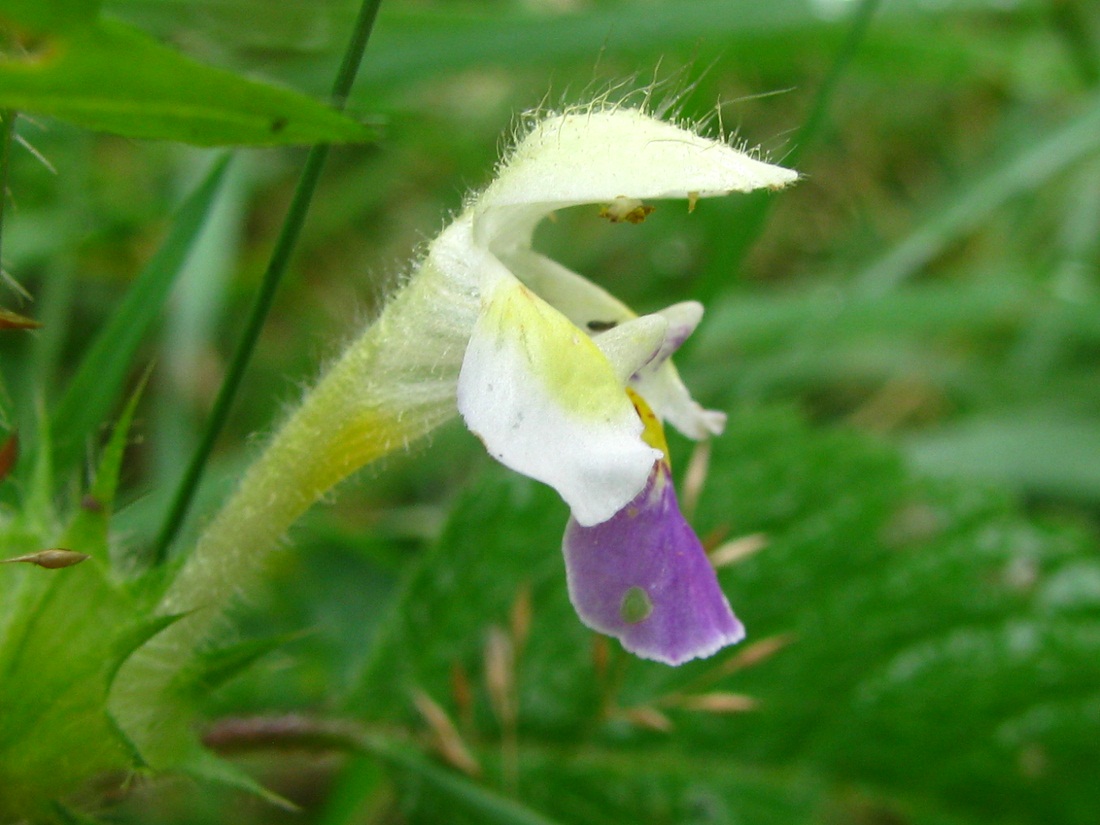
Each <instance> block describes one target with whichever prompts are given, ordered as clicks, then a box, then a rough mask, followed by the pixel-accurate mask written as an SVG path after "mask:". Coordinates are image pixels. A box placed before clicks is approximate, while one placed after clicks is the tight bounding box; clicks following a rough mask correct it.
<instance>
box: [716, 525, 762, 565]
mask: <svg viewBox="0 0 1100 825" xmlns="http://www.w3.org/2000/svg"><path fill="white" fill-rule="evenodd" d="M767 546H768V537H767V536H765V535H764V534H763V533H753V534H752V535H749V536H741V537H740V538H736V539H734V540H733V541H727V542H726V543H725V544H723V545H721V546H720V547H716V548H715V549H714V550H713V551H712V552H711V553H710V563H711V564H712V565H714V566H715V567H725V566H727V565H730V564H736V563H737V562H739V561H742V560H743V559H747V558H748V557H749V556H751V555H752V554H753V553H758V552H759V551H761V550H763V549H764V548H765V547H767Z"/></svg>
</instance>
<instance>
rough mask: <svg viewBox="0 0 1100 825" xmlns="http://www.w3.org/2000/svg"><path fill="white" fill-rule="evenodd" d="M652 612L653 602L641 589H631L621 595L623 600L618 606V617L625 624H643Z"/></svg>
mask: <svg viewBox="0 0 1100 825" xmlns="http://www.w3.org/2000/svg"><path fill="white" fill-rule="evenodd" d="M652 612H653V602H652V601H651V600H650V598H649V594H648V593H646V592H645V590H643V589H642V588H640V587H631V588H630V589H629V590H627V591H626V593H624V594H623V600H622V602H621V603H620V604H619V616H621V617H622V620H623V621H624V622H626V623H627V624H638V623H639V622H644V621H645V620H646V619H648V618H649V614H650V613H652Z"/></svg>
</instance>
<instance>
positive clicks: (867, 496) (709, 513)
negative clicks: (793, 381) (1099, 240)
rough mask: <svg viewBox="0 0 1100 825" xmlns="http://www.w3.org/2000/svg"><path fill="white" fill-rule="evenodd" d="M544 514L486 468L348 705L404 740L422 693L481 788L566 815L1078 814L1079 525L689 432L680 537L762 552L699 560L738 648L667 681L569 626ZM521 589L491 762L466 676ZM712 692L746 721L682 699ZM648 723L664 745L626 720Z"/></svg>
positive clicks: (1085, 794)
mask: <svg viewBox="0 0 1100 825" xmlns="http://www.w3.org/2000/svg"><path fill="white" fill-rule="evenodd" d="M565 519H566V512H565V508H564V507H563V506H562V505H561V503H560V502H559V501H558V500H557V497H556V495H555V494H554V493H553V492H552V491H549V490H547V489H545V488H543V487H541V486H539V485H537V484H535V483H533V482H530V481H528V480H526V479H522V478H519V477H517V476H515V475H511V474H509V473H507V472H506V471H504V470H502V469H498V468H495V467H494V468H492V469H491V470H490V471H489V472H488V473H487V474H486V477H485V478H484V479H483V480H482V482H481V483H480V484H476V485H474V487H473V488H472V489H471V490H469V492H468V493H467V494H466V495H465V496H463V497H462V498H461V500H460V501H459V502H458V504H457V507H456V509H455V512H454V514H453V516H452V518H451V521H450V523H449V525H448V527H447V529H446V530H445V532H444V535H443V537H442V538H441V540H440V542H439V544H438V546H437V547H436V548H435V549H434V550H433V552H431V553H429V554H427V556H426V557H425V558H424V560H423V564H422V565H421V566H419V567H418V569H417V570H416V572H415V574H414V575H413V576H412V577H411V578H410V580H409V582H408V585H407V587H406V589H405V592H404V594H403V595H402V597H401V599H400V600H399V603H398V609H397V610H396V611H395V613H394V615H393V618H392V622H391V624H390V625H389V627H388V629H387V630H386V631H385V632H383V633H382V634H380V636H379V641H378V643H377V646H376V648H375V650H374V653H373V657H372V660H371V662H370V665H369V666H368V668H367V669H366V671H365V673H364V676H363V680H362V682H361V685H360V688H359V690H358V691H357V692H356V693H355V695H354V697H353V699H352V707H353V708H354V709H356V710H357V711H359V712H361V713H363V714H365V715H366V717H367V719H368V720H376V719H378V720H381V719H385V720H387V722H389V723H391V724H392V723H393V722H395V721H396V722H399V723H402V724H404V725H406V726H408V727H409V728H411V729H413V730H418V731H423V730H424V729H425V723H424V722H423V721H422V720H421V719H420V718H419V716H418V714H417V713H416V711H415V709H414V708H413V706H412V703H411V702H410V701H409V698H408V697H409V694H410V691H411V690H413V689H414V688H418V689H421V690H424V691H427V692H428V693H429V694H430V695H431V696H432V697H433V698H435V699H436V700H437V701H439V702H440V703H441V705H442V706H443V707H444V709H445V710H446V712H447V713H448V714H449V715H450V716H451V718H452V719H453V720H455V723H456V725H457V727H458V730H459V731H460V732H461V733H462V735H463V736H464V737H465V738H466V740H467V741H468V742H471V743H478V742H480V743H484V745H483V748H482V749H481V750H480V751H475V753H480V754H483V755H484V754H485V753H489V754H492V753H493V750H494V748H493V745H492V743H494V742H497V743H499V744H498V745H497V748H498V749H499V753H500V757H499V759H498V760H497V761H496V762H495V763H492V764H491V765H490V767H491V768H492V769H491V770H489V771H487V776H488V780H487V781H488V782H489V783H490V784H493V783H496V782H504V783H505V784H507V782H508V779H507V777H508V776H509V775H510V774H512V775H514V776H517V777H518V779H517V780H516V782H515V783H514V784H515V787H518V788H519V795H518V797H517V799H518V800H519V801H522V802H523V803H524V804H525V805H527V806H529V807H532V808H533V809H535V810H537V811H538V812H539V813H540V814H542V815H545V816H549V817H551V818H555V819H558V820H561V821H568V822H571V823H605V822H607V823H610V822H616V821H619V822H621V821H646V822H650V821H653V822H683V821H692V816H693V815H694V816H695V817H696V818H697V819H698V820H699V821H751V822H793V823H798V822H817V821H820V820H818V819H816V818H815V817H816V816H817V813H815V812H820V811H828V812H830V813H829V817H828V818H827V819H826V821H862V820H877V819H882V820H884V821H892V820H894V819H898V820H901V821H906V822H911V823H923V824H924V825H932V823H939V825H944V824H945V823H978V822H990V823H992V822H1003V821H1008V820H1011V821H1013V822H1016V823H1036V825H1039V823H1042V825H1051V824H1052V823H1059V824H1061V823H1065V824H1066V825H1085V824H1086V823H1089V822H1091V820H1092V817H1093V814H1094V812H1095V810H1096V809H1097V807H1098V805H1100V787H1097V785H1096V783H1095V781H1094V777H1093V775H1092V770H1091V765H1093V764H1095V760H1096V758H1097V755H1098V746H1097V744H1096V743H1097V742H1100V713H1097V712H1096V707H1097V705H1096V688H1095V685H1096V684H1097V683H1100V562H1098V561H1097V559H1096V557H1095V553H1094V552H1093V551H1092V549H1091V545H1090V541H1089V539H1088V537H1087V536H1085V535H1082V534H1080V533H1078V532H1075V531H1074V530H1072V529H1070V528H1068V527H1059V526H1056V525H1049V524H1046V525H1045V524H1037V523H1034V522H1031V521H1029V520H1027V519H1025V518H1023V517H1021V516H1020V515H1018V514H1017V513H1016V512H1014V510H1013V508H1012V506H1011V505H1010V504H1009V503H1008V502H1007V501H1006V500H1005V499H1004V498H1003V497H1000V496H995V495H991V494H987V493H982V492H981V491H979V490H975V489H972V488H959V487H954V486H949V485H944V484H942V483H934V482H926V481H922V480H919V479H915V478H912V477H911V476H910V475H909V474H908V472H907V471H906V470H905V468H904V467H903V465H902V463H901V462H900V460H899V458H898V457H897V456H896V455H893V454H891V453H890V452H888V451H886V450H884V449H883V448H882V447H881V446H878V445H876V444H874V443H872V442H869V441H866V440H863V439H861V438H859V437H857V436H855V435H852V434H846V433H839V432H815V431H813V430H810V429H808V428H807V427H806V426H804V425H803V424H801V423H800V422H799V421H798V420H797V419H796V418H795V417H794V416H792V415H790V414H787V413H784V412H782V411H777V410H775V409H763V410H760V411H759V412H742V413H739V414H736V415H733V416H732V417H731V420H730V422H729V427H728V430H727V435H726V436H724V437H723V438H721V439H719V440H717V441H716V442H715V444H714V454H713V456H712V459H711V469H710V474H709V477H708V479H707V482H706V486H705V489H704V492H703V496H702V498H701V500H700V502H699V505H698V508H697V516H696V518H695V523H696V526H697V528H698V530H699V532H700V534H701V535H704V536H709V537H712V539H714V540H724V539H733V538H736V537H738V536H744V535H750V534H760V535H762V536H764V537H765V539H766V546H765V547H764V549H762V550H760V551H758V552H756V553H755V554H753V555H751V556H749V557H748V558H746V559H744V560H742V561H741V562H739V563H737V564H735V565H733V566H730V567H724V568H722V569H721V570H720V578H721V581H722V584H723V587H724V589H725V591H726V592H727V594H728V596H729V599H730V602H731V604H732V605H733V606H734V609H735V610H736V611H737V613H738V615H739V616H740V617H741V618H742V620H743V621H744V622H745V624H746V626H747V627H748V632H749V638H748V641H747V643H746V644H745V645H742V646H740V647H738V648H734V649H732V650H730V651H728V652H725V653H723V654H721V655H719V656H717V657H715V658H713V659H710V660H706V661H700V662H693V663H689V664H688V665H685V666H683V667H680V668H668V667H664V666H662V665H657V664H654V663H649V662H643V661H640V660H636V659H633V658H632V657H629V656H627V655H626V654H622V653H613V655H612V656H611V657H610V659H608V658H607V655H606V654H605V653H602V652H601V650H602V649H604V646H605V645H606V644H608V643H607V642H606V641H600V640H599V638H598V637H596V636H594V635H593V634H591V633H589V632H588V631H587V630H585V629H584V628H583V627H582V626H581V624H580V622H579V620H578V619H577V618H576V616H575V615H574V613H573V611H572V609H571V607H570V605H569V603H568V600H567V597H566V589H565V580H564V571H563V565H562V562H561V560H560V540H561V532H562V529H563V527H564V524H565ZM486 524H492V525H493V530H491V531H486V530H485V525H486ZM525 587H528V588H530V593H531V612H530V626H531V630H530V635H529V637H528V638H526V640H521V641H519V642H516V649H517V650H518V653H517V657H516V658H517V662H518V664H517V665H516V666H515V667H514V669H513V670H511V671H510V672H508V674H507V676H508V678H507V679H506V680H505V681H506V682H507V683H509V684H511V685H512V690H514V691H515V697H516V706H517V708H518V721H517V725H516V730H515V736H516V740H517V744H516V749H515V752H514V753H515V755H514V756H513V757H511V758H512V760H513V763H512V767H511V768H509V767H508V760H509V757H508V744H507V743H508V737H509V735H508V733H507V731H508V724H507V723H506V722H502V721H501V720H500V719H498V718H497V715H496V711H495V710H494V707H496V704H495V703H494V702H493V701H491V700H490V691H489V689H488V687H485V686H483V682H482V678H483V677H482V676H481V674H483V673H485V668H486V652H487V648H486V639H487V638H488V636H489V631H490V628H492V627H493V626H496V627H498V628H508V627H510V626H511V618H510V617H511V615H512V613H513V611H514V609H515V607H514V605H515V604H516V603H517V602H518V601H519V597H518V594H519V593H520V591H521V590H522V589H523V588H525ZM755 644H761V645H762V647H757V648H749V647H748V645H755ZM769 649H770V652H768V651H769ZM746 651H748V652H749V653H751V652H753V651H755V653H756V655H755V656H748V653H746ZM742 656H748V658H745V659H741V658H739V657H742ZM456 672H458V673H464V674H466V678H467V679H468V680H469V681H470V683H471V685H472V688H471V693H470V694H469V695H470V696H472V698H471V699H469V700H467V699H463V698H461V697H462V694H461V693H456V692H455V690H454V687H453V685H454V678H455V676H454V674H455V673H456ZM716 691H717V692H727V693H734V694H738V695H748V696H750V697H753V698H754V699H755V700H756V701H757V703H758V706H757V709H756V710H754V711H751V712H744V713H737V714H732V713H729V714H719V713H709V712H705V711H701V710H698V709H692V706H691V704H690V703H686V702H684V701H683V697H684V696H691V695H693V694H699V693H710V692H716ZM654 712H656V713H659V714H663V717H664V718H665V719H666V720H667V721H668V722H670V723H671V724H672V726H673V729H672V731H671V732H661V731H659V730H655V729H653V727H652V726H648V725H647V724H645V723H644V720H645V719H646V718H647V717H646V714H647V713H648V714H650V716H649V717H648V718H650V719H652V718H653V717H652V713H654ZM639 720H643V721H639ZM540 754H541V757H540ZM578 759H579V760H581V761H580V762H579V763H577V764H576V765H574V764H573V763H574V760H578ZM732 786H739V787H732ZM562 787H568V788H569V793H568V794H565V793H562V792H561V789H562ZM419 800H420V797H419V796H416V795H410V796H409V797H408V798H407V804H408V805H409V806H410V807H411V808H412V809H413V810H414V813H413V814H412V816H411V818H412V819H413V820H414V821H417V820H419V821H426V820H427V819H429V818H430V817H428V816H427V815H426V814H425V816H423V817H421V816H420V815H419V813H416V812H418V811H419V810H420V808H419V807H418V806H419V805H420V801H419ZM692 800H694V802H692ZM425 804H427V803H425ZM757 808H759V810H757ZM692 811H695V813H694V814H692ZM707 811H712V812H714V813H713V815H712V816H711V818H710V819H708V818H707V816H706V815H704V814H705V812H707Z"/></svg>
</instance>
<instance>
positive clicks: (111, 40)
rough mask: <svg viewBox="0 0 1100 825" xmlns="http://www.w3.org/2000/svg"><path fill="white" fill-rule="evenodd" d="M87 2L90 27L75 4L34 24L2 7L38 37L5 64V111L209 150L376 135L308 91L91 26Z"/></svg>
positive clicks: (0, 78)
mask: <svg viewBox="0 0 1100 825" xmlns="http://www.w3.org/2000/svg"><path fill="white" fill-rule="evenodd" d="M32 5H33V4H32ZM72 5H75V4H72ZM84 5H85V4H81V5H80V6H79V8H77V11H80V13H81V17H80V20H79V22H81V23H85V22H86V23H87V25H80V26H76V27H75V28H74V25H73V24H74V19H73V13H71V12H70V10H69V9H68V6H65V7H64V8H63V9H61V10H58V11H57V13H56V15H55V14H53V13H52V12H51V13H50V14H48V15H40V14H37V13H35V14H28V15H26V18H24V17H23V16H22V15H23V14H24V12H25V10H24V9H23V8H21V6H22V3H19V4H17V6H19V7H18V8H14V9H7V8H5V7H4V6H0V15H3V14H4V13H5V12H7V13H8V14H10V15H11V16H12V17H15V18H16V19H19V20H21V21H22V20H23V19H27V22H28V25H30V26H31V27H32V28H33V30H34V33H35V36H36V40H35V41H34V42H33V43H31V44H30V45H29V46H26V47H22V48H19V49H17V48H16V47H9V48H8V50H7V51H8V53H7V54H6V55H5V56H3V57H2V58H0V107H3V108H8V109H15V110H20V111H27V112H30V113H33V114H38V115H48V116H50V117H55V118H60V119H62V120H67V121H70V122H72V123H75V124H77V125H79V126H83V127H85V128H88V129H97V130H102V131H107V132H113V133H116V134H120V135H126V136H128V137H135V138H152V139H159V140H179V141H183V142H185V143H194V144H197V145H200V146H218V145H226V144H250V145H259V146H274V145H280V144H294V143H312V142H320V141H326V142H352V141H364V140H367V139H368V138H370V137H371V134H372V133H371V131H370V130H369V129H367V128H366V127H364V126H362V125H361V124H359V123H356V122H355V121H353V120H351V119H350V118H348V117H346V116H344V115H342V114H340V113H338V112H335V111H333V110H331V109H329V108H327V107H325V106H323V105H321V104H320V103H317V102H316V101H313V100H311V99H309V98H307V97H305V96H303V95H301V94H298V93H296V92H293V91H290V90H288V89H281V88H277V87H274V86H269V85H265V84H262V83H258V82H256V81H252V80H248V79H246V78H243V77H239V76H237V75H234V74H232V73H230V72H228V71H225V70H222V69H216V68H213V67H210V66H205V65H203V64H201V63H198V62H196V61H194V60H192V59H190V58H187V57H185V56H184V55H182V54H180V53H178V52H176V51H173V50H171V49H168V48H166V47H165V46H162V45H160V44H159V43H157V42H156V41H155V40H153V39H152V38H150V37H149V36H148V35H146V34H143V33H142V32H140V31H138V30H137V29H133V28H131V27H129V26H126V25H123V24H121V23H119V22H117V21H112V20H106V19H104V20H100V21H98V22H94V21H92V20H91V19H88V20H84V14H85V12H87V9H86V8H84ZM47 8H49V6H48V5H47Z"/></svg>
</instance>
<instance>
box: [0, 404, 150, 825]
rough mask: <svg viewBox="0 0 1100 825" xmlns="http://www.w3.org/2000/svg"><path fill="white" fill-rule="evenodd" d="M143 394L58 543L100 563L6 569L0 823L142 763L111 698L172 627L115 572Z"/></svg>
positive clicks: (0, 648)
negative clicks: (142, 650)
mask: <svg viewBox="0 0 1100 825" xmlns="http://www.w3.org/2000/svg"><path fill="white" fill-rule="evenodd" d="M139 395H140V389H139V390H138V391H137V392H135V393H134V395H133V396H132V398H131V400H130V403H129V404H128V405H127V407H126V409H125V411H124V412H123V414H122V417H121V418H120V420H119V422H118V423H117V425H116V427H115V433H114V436H113V437H112V438H111V440H110V442H109V443H108V445H107V446H106V448H105V449H104V451H103V456H102V458H101V461H100V466H99V471H98V473H97V476H96V480H95V483H94V484H93V485H92V488H91V491H90V492H89V495H88V497H86V498H85V499H84V500H83V501H82V503H81V508H80V509H79V510H78V511H77V514H76V515H75V517H74V518H73V520H72V523H71V524H70V526H69V527H68V529H67V530H66V531H65V532H64V533H63V534H62V536H61V537H60V540H59V543H60V544H61V546H63V547H66V548H67V549H73V550H76V551H78V552H82V553H86V554H87V555H88V556H90V557H91V558H90V559H89V560H88V561H86V562H83V563H81V564H79V565H77V566H75V567H70V568H63V569H61V570H40V569H37V568H33V569H30V570H22V571H9V570H7V569H5V570H4V574H5V579H4V586H5V590H6V591H7V593H8V594H9V597H8V598H7V599H5V603H4V610H3V614H0V618H2V619H3V621H2V622H0V630H2V633H0V707H2V708H3V709H4V713H3V714H2V715H0V787H2V788H3V789H4V792H3V794H0V817H4V818H10V817H32V818H35V819H37V818H40V817H43V816H44V815H45V811H46V810H48V808H47V802H48V801H49V800H51V799H58V798H61V797H65V796H68V795H70V794H72V793H73V792H74V791H76V790H79V789H80V788H81V787H82V786H83V785H84V784H86V783H88V782H90V781H91V780H93V779H96V778H102V777H104V776H109V775H110V774H112V773H114V774H115V775H116V778H115V780H114V782H113V784H115V785H118V784H120V783H121V781H122V780H123V779H125V777H126V774H127V772H128V771H130V770H132V769H133V768H134V767H135V763H134V754H133V752H132V750H131V749H130V747H129V745H128V743H127V742H126V740H125V737H124V736H122V735H121V733H120V732H119V731H118V729H117V727H116V726H115V724H114V722H113V720H112V719H111V717H110V715H109V713H108V710H107V695H108V693H109V691H110V686H111V681H112V679H113V678H114V675H115V673H116V672H117V670H118V668H119V666H120V664H121V663H122V662H123V661H124V660H125V659H126V658H127V657H128V656H129V655H130V654H131V653H133V651H134V650H136V649H137V648H138V647H139V646H140V645H142V644H143V643H145V642H146V641H147V640H148V639H149V638H150V637H151V636H153V635H155V634H156V633H157V632H159V631H160V630H161V629H163V628H164V627H165V626H166V624H167V623H168V622H170V621H171V619H164V618H160V619H153V620H150V619H148V618H145V617H146V615H147V612H148V610H149V609H150V608H151V607H152V605H153V604H154V602H153V600H152V599H150V598H148V597H145V598H144V599H143V598H139V597H138V596H137V593H138V592H140V588H137V589H135V588H133V587H125V586H123V585H121V584H120V583H119V582H117V581H114V580H113V578H112V576H111V574H110V562H109V558H108V542H107V539H108V535H107V530H108V522H109V518H110V512H111V508H112V507H113V505H114V498H115V492H116V490H117V486H118V474H119V471H120V468H121V466H122V454H123V451H124V450H125V448H126V442H127V436H128V433H129V432H130V425H131V423H132V420H133V415H134V410H135V408H136V406H137V401H138V397H139ZM5 543H6V542H5Z"/></svg>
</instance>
